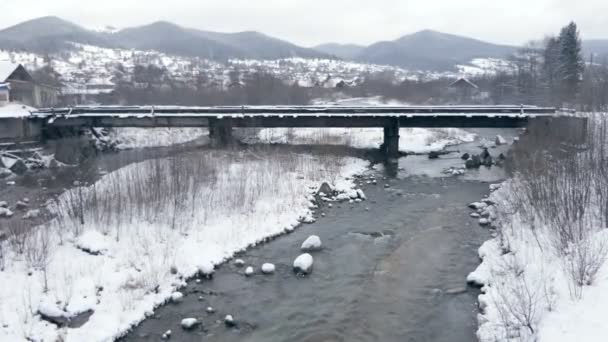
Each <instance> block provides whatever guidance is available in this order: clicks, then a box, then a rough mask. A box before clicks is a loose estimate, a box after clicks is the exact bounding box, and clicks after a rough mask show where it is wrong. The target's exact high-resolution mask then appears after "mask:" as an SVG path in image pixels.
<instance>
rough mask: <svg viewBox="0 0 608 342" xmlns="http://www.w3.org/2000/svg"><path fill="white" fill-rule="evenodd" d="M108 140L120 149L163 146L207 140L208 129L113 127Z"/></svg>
mask: <svg viewBox="0 0 608 342" xmlns="http://www.w3.org/2000/svg"><path fill="white" fill-rule="evenodd" d="M108 138H110V140H112V141H116V142H117V143H118V144H117V147H118V148H120V149H131V148H144V147H163V146H171V145H178V144H183V143H187V142H191V141H197V140H201V141H202V140H207V139H208V131H207V129H203V128H113V129H111V130H110V134H109V137H108Z"/></svg>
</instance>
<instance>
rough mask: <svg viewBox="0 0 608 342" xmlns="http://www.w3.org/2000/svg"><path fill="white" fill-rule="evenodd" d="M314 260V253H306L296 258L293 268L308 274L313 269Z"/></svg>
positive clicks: (295, 270) (299, 272) (300, 272)
mask: <svg viewBox="0 0 608 342" xmlns="http://www.w3.org/2000/svg"><path fill="white" fill-rule="evenodd" d="M313 262H314V260H313V258H312V255H310V254H308V253H304V254H302V255H300V256H299V257H297V258H296V260H294V262H293V270H294V272H296V273H298V274H308V273H310V272H311V271H312V264H313Z"/></svg>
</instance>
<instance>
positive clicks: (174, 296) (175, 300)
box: [171, 292, 184, 303]
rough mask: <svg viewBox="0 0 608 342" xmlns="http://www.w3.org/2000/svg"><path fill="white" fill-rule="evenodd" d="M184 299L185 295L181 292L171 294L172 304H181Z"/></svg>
mask: <svg viewBox="0 0 608 342" xmlns="http://www.w3.org/2000/svg"><path fill="white" fill-rule="evenodd" d="M183 299H184V295H183V294H182V293H181V292H173V293H172V294H171V302H173V303H180V302H181V301H182V300H183Z"/></svg>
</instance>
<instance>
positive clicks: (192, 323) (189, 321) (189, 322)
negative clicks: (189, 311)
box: [181, 318, 201, 330]
mask: <svg viewBox="0 0 608 342" xmlns="http://www.w3.org/2000/svg"><path fill="white" fill-rule="evenodd" d="M181 324H182V328H184V329H185V330H192V329H194V328H196V327H197V326H198V325H200V324H201V322H199V320H198V319H196V318H184V319H182V323H181Z"/></svg>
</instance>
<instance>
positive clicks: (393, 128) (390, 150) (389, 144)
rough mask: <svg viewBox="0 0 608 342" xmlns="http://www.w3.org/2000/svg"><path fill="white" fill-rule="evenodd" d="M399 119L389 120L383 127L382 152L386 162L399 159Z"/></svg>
mask: <svg viewBox="0 0 608 342" xmlns="http://www.w3.org/2000/svg"><path fill="white" fill-rule="evenodd" d="M399 128H400V127H399V118H390V119H389V122H388V124H387V125H386V126H384V143H383V144H382V152H384V155H385V156H386V158H387V159H388V160H391V159H397V158H399Z"/></svg>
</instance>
